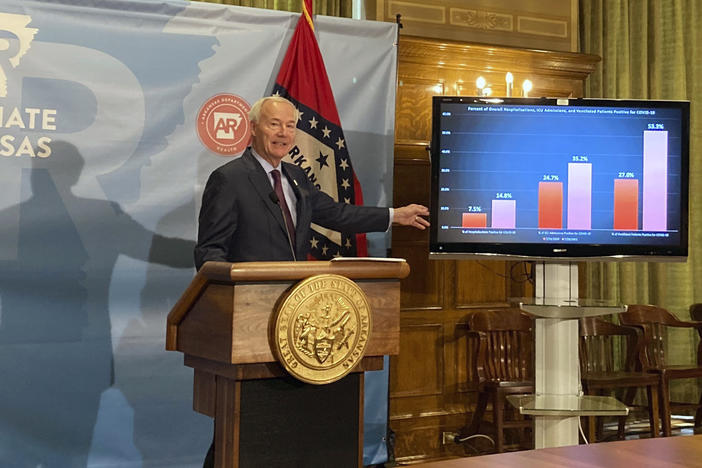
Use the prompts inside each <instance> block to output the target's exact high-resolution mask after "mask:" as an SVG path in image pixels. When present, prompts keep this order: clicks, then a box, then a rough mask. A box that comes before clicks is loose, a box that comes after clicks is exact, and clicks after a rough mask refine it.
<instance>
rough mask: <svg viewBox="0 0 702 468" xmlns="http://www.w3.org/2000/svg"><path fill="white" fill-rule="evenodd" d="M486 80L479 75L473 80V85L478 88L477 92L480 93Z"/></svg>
mask: <svg viewBox="0 0 702 468" xmlns="http://www.w3.org/2000/svg"><path fill="white" fill-rule="evenodd" d="M486 84H487V82H486V81H485V78H483V77H482V76H479V77H478V79H477V80H475V86H476V87H477V88H478V91H479V92H478V94H482V89H483V88H484V87H485V85H486Z"/></svg>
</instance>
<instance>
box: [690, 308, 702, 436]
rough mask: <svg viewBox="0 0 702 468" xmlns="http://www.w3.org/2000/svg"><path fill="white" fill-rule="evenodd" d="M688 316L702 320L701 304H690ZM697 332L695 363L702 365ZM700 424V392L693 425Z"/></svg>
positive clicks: (700, 331) (701, 351)
mask: <svg viewBox="0 0 702 468" xmlns="http://www.w3.org/2000/svg"><path fill="white" fill-rule="evenodd" d="M690 318H691V319H692V320H694V321H696V322H702V304H700V303H697V304H692V305H691V306H690ZM697 333H698V334H699V335H700V342H699V344H698V345H697V365H698V366H702V362H700V356H702V349H700V348H702V330H701V329H699V328H698V329H697ZM700 426H702V393H700V402H699V406H698V407H697V411H696V412H695V427H700Z"/></svg>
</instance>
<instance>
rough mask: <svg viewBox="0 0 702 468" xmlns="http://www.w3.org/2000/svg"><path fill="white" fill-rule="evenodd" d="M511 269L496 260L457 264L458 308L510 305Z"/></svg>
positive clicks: (456, 301)
mask: <svg viewBox="0 0 702 468" xmlns="http://www.w3.org/2000/svg"><path fill="white" fill-rule="evenodd" d="M508 283H509V268H508V267H507V262H504V261H495V260H477V261H475V260H460V261H457V262H456V288H455V290H454V291H455V296H454V297H455V300H454V304H455V307H457V308H467V307H476V306H480V307H483V308H484V307H499V306H507V305H509V304H508V302H507V299H508V297H507V296H508V293H509V286H508Z"/></svg>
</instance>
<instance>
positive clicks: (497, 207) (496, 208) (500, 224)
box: [491, 200, 517, 229]
mask: <svg viewBox="0 0 702 468" xmlns="http://www.w3.org/2000/svg"><path fill="white" fill-rule="evenodd" d="M516 220H517V200H493V201H492V226H491V227H493V228H500V229H514V228H515V227H516V226H517V222H516Z"/></svg>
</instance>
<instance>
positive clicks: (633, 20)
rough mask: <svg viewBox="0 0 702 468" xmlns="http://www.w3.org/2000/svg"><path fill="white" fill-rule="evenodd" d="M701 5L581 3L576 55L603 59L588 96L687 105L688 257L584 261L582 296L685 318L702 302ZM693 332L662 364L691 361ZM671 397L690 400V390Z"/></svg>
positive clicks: (682, 1)
mask: <svg viewBox="0 0 702 468" xmlns="http://www.w3.org/2000/svg"><path fill="white" fill-rule="evenodd" d="M700 24H702V2H700V0H580V41H581V51H582V52H584V53H589V54H596V55H599V56H600V57H602V62H601V64H600V66H599V68H598V70H596V71H595V72H594V73H593V74H592V75H591V76H590V78H589V79H588V82H587V83H586V96H587V97H603V98H620V99H685V100H689V101H690V102H691V125H690V128H691V142H690V143H691V144H690V210H689V213H690V225H689V226H690V237H689V243H690V256H689V258H688V260H687V262H686V263H652V262H651V263H643V262H641V263H634V262H627V263H615V262H613V263H590V264H586V265H585V266H584V270H585V272H586V274H585V276H586V281H585V283H586V290H585V291H583V294H582V295H584V296H589V297H594V298H609V299H616V300H619V301H621V302H622V303H624V304H655V305H659V306H661V307H665V308H666V309H667V310H669V311H670V312H672V313H673V314H675V315H676V316H677V317H679V318H681V319H683V320H685V319H689V313H688V307H689V306H690V304H692V303H696V302H702V288H697V286H698V285H699V284H700V281H702V252H701V251H700V250H701V249H700V246H701V242H702V232H700V231H698V230H697V229H698V228H701V227H702V224H701V222H702V219H701V217H702V211H700V210H701V209H702V190H700V188H701V184H702V154H700V151H702V132H701V131H700V129H699V124H700V122H702V107H700V106H699V105H698V103H700V102H701V101H702V84H701V83H702V28H700ZM581 271H582V270H581ZM697 340H698V338H697V336H696V333H695V332H688V331H685V332H680V333H678V332H677V331H676V332H675V335H674V336H669V340H668V341H669V343H670V344H669V348H668V350H667V351H668V359H669V361H670V362H673V363H680V364H684V363H692V362H695V361H696V346H697ZM671 390H672V396H673V398H675V399H676V400H678V399H679V400H680V401H696V399H697V398H698V395H699V391H698V389H697V385H694V384H690V383H686V384H684V385H676V386H674V387H673V388H672V389H671Z"/></svg>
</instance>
